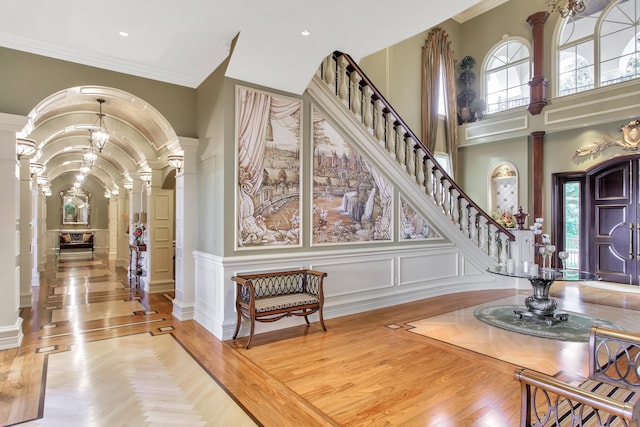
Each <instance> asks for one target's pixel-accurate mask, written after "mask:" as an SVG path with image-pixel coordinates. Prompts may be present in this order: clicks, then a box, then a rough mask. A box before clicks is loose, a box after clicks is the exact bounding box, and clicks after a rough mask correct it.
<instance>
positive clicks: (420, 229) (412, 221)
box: [398, 192, 444, 243]
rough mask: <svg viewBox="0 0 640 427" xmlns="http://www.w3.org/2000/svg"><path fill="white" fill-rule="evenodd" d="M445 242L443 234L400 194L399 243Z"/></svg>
mask: <svg viewBox="0 0 640 427" xmlns="http://www.w3.org/2000/svg"><path fill="white" fill-rule="evenodd" d="M443 240H444V238H443V237H442V233H440V231H438V229H436V228H435V227H434V226H433V225H431V222H429V221H428V220H427V219H426V218H425V216H424V215H422V213H420V212H418V211H417V210H416V208H415V207H414V206H413V204H411V203H410V202H409V200H407V198H406V197H404V195H403V194H402V193H401V192H398V241H399V242H400V243H406V242H424V241H443Z"/></svg>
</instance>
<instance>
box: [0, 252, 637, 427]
mask: <svg viewBox="0 0 640 427" xmlns="http://www.w3.org/2000/svg"><path fill="white" fill-rule="evenodd" d="M616 289H618V288H615V287H614V288H613V289H598V288H595V287H591V286H584V285H580V284H562V283H558V284H555V285H554V288H553V289H552V293H553V295H554V296H555V297H557V298H558V299H559V301H560V304H561V305H562V304H568V305H570V306H571V307H572V310H573V311H580V310H590V309H591V310H592V309H593V308H592V307H593V304H599V305H601V306H603V308H607V309H608V310H609V311H608V312H609V313H612V314H611V315H612V316H616V317H617V318H616V319H608V320H612V321H622V322H625V328H626V329H631V328H633V327H635V326H637V329H636V330H640V323H638V322H640V320H638V319H639V316H638V310H640V293H631V292H628V293H623V292H617V291H616ZM34 292H37V294H35V295H34V298H33V301H34V302H33V308H32V309H25V310H23V312H22V314H21V316H22V317H23V319H24V326H23V329H24V333H25V338H24V341H23V344H22V346H21V347H20V348H18V349H10V350H4V351H0V380H1V381H0V403H1V405H0V424H2V425H13V424H17V423H25V425H38V426H44V425H65V426H69V425H89V424H88V423H83V421H82V420H90V423H91V425H105V426H106V425H108V426H113V425H136V426H139V425H163V424H172V425H189V426H191V425H224V426H226V425H252V424H254V423H255V424H258V425H265V426H289V425H291V426H316V425H318V426H337V425H340V426H361V425H367V426H368V425H374V426H386V425H389V426H390V425H396V426H417V425H420V426H445V427H446V426H491V427H501V426H516V425H518V422H519V416H520V387H519V383H518V382H517V381H516V380H515V379H514V378H513V371H514V369H515V367H516V363H509V362H508V361H505V360H501V359H506V360H524V359H526V360H527V361H528V362H527V363H533V364H536V360H539V366H540V367H541V368H542V367H544V369H547V370H548V369H556V368H557V371H558V372H559V371H564V372H569V373H572V374H575V373H582V372H583V371H584V366H585V365H584V364H585V363H586V361H585V360H584V358H571V357H557V358H556V359H557V360H554V361H553V364H550V361H549V360H548V359H550V354H552V355H558V354H563V353H567V352H570V351H572V350H571V349H572V348H573V347H572V346H571V343H563V342H559V341H552V340H545V341H547V342H548V345H545V346H544V350H545V351H544V352H539V351H537V350H536V346H534V345H530V346H527V345H522V344H521V342H522V341H520V342H519V344H517V345H514V344H513V342H515V341H513V337H510V336H509V335H505V332H504V331H502V330H498V329H497V328H495V331H494V330H488V331H485V332H484V333H477V332H474V331H472V332H469V329H468V326H466V322H464V321H463V314H462V313H463V309H465V308H467V307H471V306H474V305H477V304H481V303H487V302H491V301H496V300H500V299H504V298H516V299H517V298H524V296H525V295H526V293H524V292H518V291H515V290H499V291H498V290H494V291H482V292H468V293H462V294H452V295H447V296H441V297H436V298H430V299H427V300H422V301H417V302H413V303H409V304H403V305H399V306H395V307H390V308H386V309H380V310H375V311H371V312H367V313H361V314H357V315H352V316H346V317H341V318H336V319H328V320H326V324H327V328H328V332H326V333H324V332H322V331H321V329H320V328H319V327H318V326H317V325H316V324H312V325H311V326H310V327H306V326H305V325H304V322H301V325H300V326H299V327H293V328H288V329H285V330H280V331H276V332H271V333H267V334H260V335H256V336H255V337H254V340H253V346H252V348H251V349H249V350H246V349H244V345H245V343H246V338H241V339H238V340H237V341H228V342H220V341H219V340H217V339H216V338H214V337H213V336H212V335H211V334H210V333H209V332H208V331H206V330H205V329H204V328H202V327H201V326H200V325H199V324H197V323H196V322H194V321H185V322H179V321H177V320H175V319H173V318H172V316H171V310H172V306H171V300H170V298H171V296H170V295H147V294H145V293H144V292H141V291H139V290H137V289H136V288H135V286H133V287H131V286H129V284H128V282H127V278H126V272H125V271H124V270H123V269H119V268H118V269H116V268H115V267H113V266H112V265H109V264H108V262H106V260H104V259H101V258H98V257H96V258H95V259H91V257H90V255H89V256H88V258H87V257H83V256H81V255H78V256H77V257H73V256H69V257H65V256H63V257H62V258H61V259H60V260H58V259H56V258H55V257H53V258H50V259H49V262H48V264H47V269H46V271H45V272H44V273H42V274H41V287H40V288H39V289H38V288H35V289H34ZM445 313H449V314H447V316H451V321H450V322H449V321H447V322H445V323H444V326H442V325H441V326H440V327H439V330H440V335H439V336H438V338H437V339H436V338H430V337H427V336H423V335H419V334H417V333H413V332H411V331H410V329H411V326H410V325H409V323H411V322H413V321H416V320H419V319H424V318H430V317H433V316H439V315H444V314H445ZM449 323H450V324H449ZM489 328H491V327H489ZM507 334H509V333H507ZM454 338H456V339H457V340H458V341H456V339H454ZM519 338H520V339H521V338H522V337H521V336H520V337H519ZM452 342H455V343H457V345H454V344H452ZM524 342H526V339H525V341H524ZM465 347H466V348H465ZM483 348H494V349H497V350H496V351H495V352H494V353H491V352H489V351H487V350H483ZM550 349H553V350H551V351H550ZM185 351H186V353H185ZM507 353H508V354H509V356H510V357H502V356H501V354H507ZM188 355H190V356H191V357H192V358H193V359H194V360H195V361H196V362H197V364H196V363H193V365H194V366H191V360H192V359H191V358H189V357H188ZM514 356H520V357H521V359H518V358H517V357H516V358H515V359H514ZM185 357H186V359H185ZM89 368H91V369H90V370H89ZM89 371H91V375H89ZM150 372H151V373H150ZM76 373H77V374H78V375H79V376H81V377H82V378H80V379H79V380H78V381H79V382H78V383H77V384H76V383H73V382H72V380H71V379H70V378H71V377H73V375H74V374H76ZM120 374H126V376H125V377H121V376H120ZM156 377H157V378H156ZM152 379H153V380H154V381H155V380H157V381H160V382H159V383H157V384H156V383H151V380H152ZM78 384H80V385H82V387H81V386H80V385H78ZM194 388H195V391H194ZM77 389H81V390H77ZM225 391H226V393H225ZM77 393H81V394H80V396H82V398H81V399H79V398H78V394H77ZM110 396H111V397H110ZM79 400H82V401H83V402H84V401H87V402H90V404H86V405H84V404H83V405H81V404H80V402H79ZM134 402H135V403H134ZM158 402H159V403H158ZM168 402H170V403H171V405H169V404H168ZM168 406H170V409H168ZM69 407H72V408H73V412H65V411H68V408H69ZM225 416H228V418H224V417H225ZM83 417H85V418H83Z"/></svg>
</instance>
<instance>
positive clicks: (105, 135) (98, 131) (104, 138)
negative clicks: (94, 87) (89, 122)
mask: <svg viewBox="0 0 640 427" xmlns="http://www.w3.org/2000/svg"><path fill="white" fill-rule="evenodd" d="M96 101H98V103H99V104H100V112H99V113H98V114H97V116H98V121H97V122H96V123H97V125H98V126H97V127H94V128H92V129H91V144H93V146H94V147H96V148H97V149H98V152H99V153H102V149H103V148H104V146H105V145H107V142H109V132H108V131H107V127H106V126H105V124H104V116H105V115H104V114H103V113H102V104H104V103H105V102H106V101H105V100H104V99H102V98H98V99H96Z"/></svg>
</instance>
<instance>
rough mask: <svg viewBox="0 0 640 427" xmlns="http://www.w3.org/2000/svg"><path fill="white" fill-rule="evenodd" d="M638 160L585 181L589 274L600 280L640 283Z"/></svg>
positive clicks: (604, 170)
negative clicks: (588, 222) (588, 209)
mask: <svg viewBox="0 0 640 427" xmlns="http://www.w3.org/2000/svg"><path fill="white" fill-rule="evenodd" d="M638 170H639V168H638V160H637V159H633V160H623V161H620V162H617V163H614V164H608V165H607V166H605V167H604V168H602V169H600V170H598V171H597V172H594V173H593V174H591V175H590V178H589V179H588V183H589V187H590V188H589V192H588V194H589V197H590V199H591V200H590V215H591V218H590V220H591V221H590V227H589V235H590V238H589V242H585V243H587V244H588V246H589V261H590V262H589V264H590V271H591V272H593V273H596V274H598V275H600V276H601V277H602V279H603V280H607V281H611V282H618V283H626V284H630V285H638V283H639V282H640V280H639V278H638V275H639V274H640V267H639V266H640V207H639V206H638V203H639V202H640V197H639V195H638V188H639V186H638Z"/></svg>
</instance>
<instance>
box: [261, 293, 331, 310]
mask: <svg viewBox="0 0 640 427" xmlns="http://www.w3.org/2000/svg"><path fill="white" fill-rule="evenodd" d="M318 303H319V300H318V298H317V297H316V296H315V295H310V294H287V295H279V296H275V297H270V298H260V299H256V312H258V313H264V312H266V311H271V310H281V309H286V308H293V307H298V306H301V305H308V304H318Z"/></svg>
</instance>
